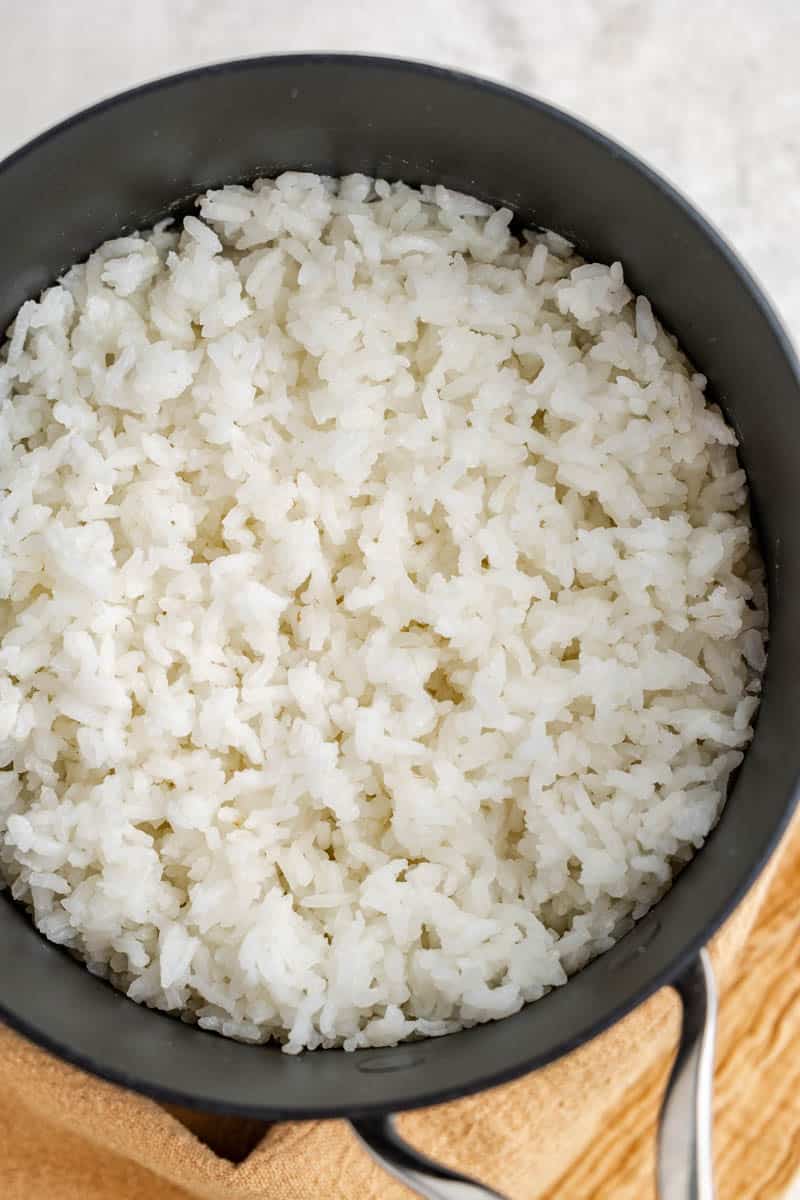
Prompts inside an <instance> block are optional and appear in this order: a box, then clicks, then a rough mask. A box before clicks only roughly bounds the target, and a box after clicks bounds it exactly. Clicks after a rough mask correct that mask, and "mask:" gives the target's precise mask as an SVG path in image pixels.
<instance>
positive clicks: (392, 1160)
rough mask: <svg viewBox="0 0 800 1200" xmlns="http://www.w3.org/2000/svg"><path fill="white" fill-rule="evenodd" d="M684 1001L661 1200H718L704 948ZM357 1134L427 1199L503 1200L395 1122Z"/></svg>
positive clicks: (711, 1020) (366, 1123) (712, 1015)
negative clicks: (413, 1141) (409, 1138)
mask: <svg viewBox="0 0 800 1200" xmlns="http://www.w3.org/2000/svg"><path fill="white" fill-rule="evenodd" d="M673 986H674V988H675V990H676V991H677V992H678V995H679V996H680V998H681V1002H682V1004H683V1020H682V1023H681V1038H680V1043H679V1045H678V1052H677V1054H676V1055H675V1062H674V1064H673V1067H672V1074H671V1075H670V1079H669V1083H668V1085H667V1091H666V1095H665V1096H664V1103H663V1105H662V1107H661V1120H660V1127H659V1134H658V1189H659V1196H660V1200H714V1179H713V1170H712V1158H711V1115H712V1112H711V1109H712V1103H711V1102H712V1089H713V1077H714V1038H715V1034H716V1017H717V995H716V987H715V985H714V974H713V971H712V968H711V960H710V959H709V957H708V953H707V952H706V951H705V950H701V951H700V954H699V955H698V956H697V958H695V959H693V960H692V962H691V964H690V965H689V966H688V967H687V968H686V970H685V971H684V972H683V974H682V975H680V976H679V978H678V979H676V980H675V982H674V984H673ZM351 1124H352V1126H353V1129H354V1131H355V1133H356V1135H357V1136H358V1138H359V1139H360V1141H361V1142H362V1143H363V1144H364V1146H366V1148H367V1150H369V1152H370V1154H372V1156H373V1158H375V1159H376V1160H377V1161H378V1162H379V1163H380V1165H381V1166H382V1167H383V1168H384V1169H385V1170H386V1171H388V1172H389V1174H390V1175H393V1176H394V1177H395V1179H399V1180H400V1182H401V1183H404V1184H405V1185H406V1187H409V1188H411V1189H412V1191H415V1192H416V1193H417V1194H418V1195H419V1196H422V1197H424V1200H504V1198H503V1196H501V1195H500V1194H499V1192H494V1191H492V1189H491V1188H488V1187H485V1186H484V1185H483V1184H480V1183H477V1182H476V1181H475V1180H474V1179H470V1178H469V1177H468V1176H466V1175H460V1174H459V1173H458V1172H457V1171H451V1170H450V1169H449V1168H448V1167H444V1166H442V1165H441V1164H440V1163H436V1162H434V1161H433V1159H430V1158H428V1157H427V1156H426V1155H424V1154H420V1152H419V1151H418V1150H415V1149H414V1148H413V1147H412V1146H409V1144H408V1143H407V1142H405V1141H403V1139H402V1138H401V1137H400V1135H399V1134H398V1132H397V1129H396V1127H395V1123H394V1117H392V1116H385V1117H364V1118H363V1119H361V1120H353V1121H352V1122H351Z"/></svg>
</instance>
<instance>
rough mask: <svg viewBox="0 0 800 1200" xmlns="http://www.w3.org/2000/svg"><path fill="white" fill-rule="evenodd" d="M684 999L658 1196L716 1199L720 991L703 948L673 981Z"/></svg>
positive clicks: (661, 1138) (665, 1110)
mask: <svg viewBox="0 0 800 1200" xmlns="http://www.w3.org/2000/svg"><path fill="white" fill-rule="evenodd" d="M673 986H674V988H675V990H676V991H677V992H678V995H679V996H680V998H681V1003H682V1005H683V1017H682V1021H681V1040H680V1042H679V1044H678V1051H677V1054H676V1055H675V1062H674V1063H673V1066H672V1074H671V1075H670V1079H669V1083H668V1084H667V1091H666V1094H665V1096H664V1102H663V1104H662V1106H661V1120H660V1125H659V1131H658V1191H659V1196H660V1200H714V1194H715V1192H714V1163H713V1155H712V1143H711V1129H712V1119H713V1111H712V1110H713V1098H714V1096H713V1092H714V1043H715V1039H716V1032H717V989H716V985H715V982H714V971H713V968H712V966H711V959H710V958H709V956H708V952H707V951H706V950H701V951H700V953H699V954H698V956H697V958H695V959H694V960H693V961H692V963H691V964H690V966H689V967H687V969H686V970H685V971H684V972H683V974H682V975H681V976H680V977H679V978H678V979H676V980H675V983H674V984H673Z"/></svg>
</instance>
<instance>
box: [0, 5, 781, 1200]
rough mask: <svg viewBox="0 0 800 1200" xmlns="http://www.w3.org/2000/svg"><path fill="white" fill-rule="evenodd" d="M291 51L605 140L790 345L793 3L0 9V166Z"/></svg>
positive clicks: (139, 6) (117, 6) (112, 6)
mask: <svg viewBox="0 0 800 1200" xmlns="http://www.w3.org/2000/svg"><path fill="white" fill-rule="evenodd" d="M301 50H359V51H367V52H372V53H382V54H394V55H398V56H401V57H411V58H421V59H427V60H429V61H433V62H437V63H442V64H445V65H448V66H456V67H459V68H461V69H463V70H471V71H475V72H478V73H479V74H483V75H487V76H491V77H493V78H495V79H499V80H503V81H505V82H507V83H510V84H513V85H514V86H515V87H519V88H523V89H526V90H528V91H533V92H536V93H537V94H538V95H539V96H541V97H543V98H545V99H547V100H550V101H552V102H554V103H555V104H558V105H560V106H561V107H563V108H566V109H568V110H570V111H571V112H573V113H576V114H578V115H579V116H581V117H583V118H584V119H586V120H588V121H589V122H591V123H592V124H595V125H598V126H599V127H601V128H602V129H604V130H605V131H606V132H607V133H609V134H611V135H612V136H613V137H616V138H617V139H618V140H620V141H622V142H623V143H625V144H626V145H628V146H629V147H631V148H632V149H633V150H634V151H636V152H637V153H638V154H640V155H641V156H642V157H644V158H645V159H646V160H648V161H649V162H650V163H651V164H652V165H653V166H655V167H656V168H657V169H659V170H660V171H662V172H663V173H664V174H666V175H667V176H668V177H669V178H671V180H672V181H673V182H674V183H675V184H677V186H678V187H679V188H681V189H682V190H683V191H684V192H685V193H686V194H687V195H688V196H689V197H690V198H691V199H692V200H693V201H694V202H695V203H696V204H697V205H699V207H700V208H701V209H703V210H704V211H705V213H706V215H707V216H709V217H710V218H711V219H712V221H714V222H715V223H716V224H717V225H718V226H719V227H720V228H721V230H722V231H723V233H725V234H726V236H727V237H728V238H729V240H730V241H731V242H732V243H733V245H734V246H735V247H736V249H737V250H738V251H739V253H740V254H741V255H742V256H743V258H744V259H745V261H746V262H747V263H748V264H749V265H750V267H751V268H752V269H753V270H754V271H755V273H756V275H757V276H758V277H759V278H760V280H761V281H762V283H763V284H764V286H765V287H766V289H767V290H768V292H769V293H770V294H771V296H772V299H773V301H774V302H775V303H776V305H777V307H778V309H779V311H780V312H781V314H782V316H783V318H784V320H785V322H786V323H787V325H788V326H789V329H790V330H791V331H792V333H793V334H794V336H795V338H796V339H797V340H798V341H800V241H799V240H798V239H799V237H800V0H760V2H759V3H755V2H754V0H404V2H402V3H401V2H400V0H227V2H226V0H218V2H215V0H124V2H123V0H27V2H26V3H20V2H19V0H0V157H2V156H5V154H6V153H7V152H9V151H10V150H13V149H14V148H15V147H16V146H18V145H20V144H21V143H23V142H24V141H26V140H27V139H28V138H29V137H32V136H33V135H35V134H37V133H39V132H40V131H41V130H42V129H44V128H46V127H47V126H48V125H50V124H51V123H53V122H55V121H57V120H60V119H61V118H62V117H64V116H66V115H68V114H69V113H70V112H74V111H75V110H76V109H79V108H81V107H83V106H84V105H86V104H89V103H92V102H93V101H95V100H98V99H100V98H101V97H103V96H107V95H109V94H111V93H113V92H115V91H119V90H121V89H123V88H125V87H129V86H131V85H133V84H136V83H139V82H141V81H143V80H147V79H153V78H155V77H157V76H159V75H162V74H165V73H168V72H171V71H178V70H182V69H185V68H187V67H192V66H196V65H199V64H201V63H207V62H213V61H216V60H220V59H224V58H233V57H241V56H247V55H254V54H262V53H276V52H281V51H301ZM43 202H46V197H43ZM0 269H2V264H0ZM791 1195H792V1200H800V1181H798V1182H797V1183H796V1184H795V1187H794V1188H793V1189H792V1193H791Z"/></svg>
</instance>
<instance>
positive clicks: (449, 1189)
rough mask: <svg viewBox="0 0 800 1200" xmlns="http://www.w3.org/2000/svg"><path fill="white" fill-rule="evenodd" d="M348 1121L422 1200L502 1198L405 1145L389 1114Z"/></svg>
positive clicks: (387, 1167) (379, 1159) (374, 1154)
mask: <svg viewBox="0 0 800 1200" xmlns="http://www.w3.org/2000/svg"><path fill="white" fill-rule="evenodd" d="M350 1124H351V1125H352V1127H353V1130H354V1131H355V1134H356V1136H357V1137H358V1139H359V1140H360V1141H361V1142H362V1143H363V1145H364V1146H366V1148H367V1150H369V1152H370V1154H371V1155H372V1157H373V1158H374V1159H376V1160H377V1162H379V1163H380V1165H381V1166H382V1167H383V1169H384V1170H385V1171H388V1172H389V1174H390V1175H393V1176H394V1177H395V1179H399V1180H400V1182H401V1183H404V1184H405V1185H406V1187H408V1188H411V1190H412V1191H413V1192H416V1194H417V1195H418V1196H423V1197H424V1200H505V1198H504V1197H503V1196H501V1195H500V1193H499V1192H493V1191H492V1189H491V1188H488V1187H484V1186H483V1184H480V1183H477V1182H476V1181H475V1180H474V1179H470V1178H469V1177H468V1176H467V1175H460V1174H459V1173H458V1171H451V1170H450V1169H449V1168H448V1167H444V1166H442V1165H441V1163H437V1162H434V1161H433V1159H432V1158H428V1157H427V1155H425V1154H420V1152H419V1151H418V1150H415V1149H414V1148H413V1147H412V1146H409V1145H408V1143H407V1142H404V1141H403V1139H402V1138H401V1137H400V1135H399V1134H398V1132H397V1129H396V1128H395V1123H394V1117H393V1116H385V1117H364V1118H362V1119H361V1120H353V1121H351V1122H350Z"/></svg>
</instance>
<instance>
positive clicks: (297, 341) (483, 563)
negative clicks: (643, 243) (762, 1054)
mask: <svg viewBox="0 0 800 1200" xmlns="http://www.w3.org/2000/svg"><path fill="white" fill-rule="evenodd" d="M199 212H200V217H201V218H202V220H200V219H198V218H196V217H187V218H186V219H185V221H184V222H183V225H182V228H180V229H173V228H171V227H170V226H169V224H168V223H166V222H165V223H162V224H161V225H160V226H157V227H156V229H155V230H153V231H151V232H148V233H145V234H141V235H136V236H131V237H123V238H119V239H117V240H115V241H111V242H107V243H106V244H105V245H104V246H102V247H101V248H100V249H99V250H98V251H97V252H96V253H95V254H93V255H92V256H91V258H90V259H89V261H88V262H87V263H85V264H83V265H81V266H77V267H74V268H73V269H72V270H70V271H69V272H68V273H67V275H66V276H65V277H64V278H63V280H62V281H61V282H60V284H59V285H57V286H55V287H52V288H50V289H49V290H48V291H47V292H45V293H44V295H43V296H42V298H41V300H39V301H38V302H29V303H27V304H25V305H23V307H22V309H21V310H20V312H19V314H18V316H17V319H16V321H15V323H14V325H13V327H12V329H11V331H10V341H9V342H8V344H7V346H6V348H5V350H4V352H3V356H2V360H1V361H0V401H1V402H2V421H1V422H0V471H1V472H2V474H1V475H0V478H1V479H2V484H3V491H2V501H1V505H0V595H2V596H3V597H4V598H5V599H4V603H3V606H2V617H1V618H0V757H1V759H2V763H1V764H0V765H2V766H4V767H6V768H8V769H6V770H4V771H3V772H2V774H1V775H0V868H1V869H2V872H3V873H4V875H5V877H6V879H7V881H8V882H9V883H10V885H11V891H12V893H13V895H14V897H16V898H17V899H18V900H20V901H23V902H24V903H25V904H27V905H28V906H29V907H30V908H31V910H32V912H33V915H34V917H35V920H36V923H37V925H38V927H39V929H40V930H41V931H42V933H44V934H45V935H46V936H47V937H49V938H50V939H52V940H53V941H55V942H60V943H63V944H65V945H67V946H69V947H71V948H72V949H73V950H74V951H75V952H76V953H77V954H79V955H81V956H82V957H83V958H85V960H86V963H87V965H88V967H89V969H90V970H91V971H93V972H95V973H96V974H100V975H105V976H108V977H109V978H111V979H112V980H113V981H114V983H116V984H117V985H118V986H119V987H122V988H124V989H125V990H126V991H127V993H128V995H129V996H130V997H131V998H132V999H134V1000H137V1001H142V1002H144V1003H146V1004H149V1005H153V1006H155V1007H157V1008H162V1009H170V1010H175V1011H177V1012H180V1013H182V1014H183V1015H184V1016H185V1018H186V1019H190V1020H196V1021H197V1022H198V1023H199V1024H200V1025H202V1026H203V1027H204V1028H206V1029H213V1030H217V1031H219V1032H221V1033H224V1034H228V1035H230V1036H233V1037H238V1038H244V1039H246V1040H251V1041H264V1040H266V1039H268V1038H271V1037H276V1038H279V1039H281V1040H283V1041H284V1042H285V1049H286V1050H288V1051H290V1052H295V1051H298V1050H300V1049H301V1048H302V1047H306V1046H308V1047H316V1046H333V1045H340V1044H341V1045H344V1046H345V1047H346V1048H348V1049H352V1048H355V1047H358V1046H368V1045H369V1046H383V1045H389V1044H392V1043H394V1042H397V1041H398V1040H400V1039H403V1038H407V1037H410V1036H412V1035H426V1034H441V1033H445V1032H447V1031H449V1030H453V1029H456V1028H458V1027H459V1026H462V1025H470V1024H473V1023H475V1022H479V1021H486V1020H489V1019H491V1018H495V1017H504V1016H507V1015H508V1014H509V1013H513V1012H515V1011H516V1010H517V1009H519V1008H520V1006H521V1005H522V1004H524V1003H525V1002H526V1001H530V1000H535V999H537V998H538V997H540V996H541V995H542V994H543V993H544V992H545V991H547V990H548V989H549V988H552V987H554V986H556V985H558V984H562V983H564V981H565V980H566V978H567V975H568V974H569V973H570V972H573V971H575V970H577V969H578V968H579V967H580V966H582V965H583V964H584V963H585V962H587V960H588V959H590V958H592V956H594V955H596V954H599V953H601V952H602V951H604V950H606V949H607V948H608V947H609V946H610V945H611V944H612V943H613V941H614V940H615V939H616V938H617V937H618V936H620V934H621V933H623V932H624V931H625V930H627V929H628V928H629V927H630V925H631V922H632V921H633V920H635V919H636V918H637V917H639V916H641V915H642V914H643V913H644V912H645V911H646V910H647V909H648V908H649V907H650V906H651V905H652V904H653V903H654V901H655V900H656V899H657V898H658V897H659V896H660V895H661V894H662V892H663V891H664V889H665V888H666V887H667V886H668V885H669V882H670V879H671V877H672V875H673V873H674V872H675V870H676V869H677V868H678V866H679V865H680V864H681V863H683V862H685V861H686V860H687V859H689V858H690V857H691V855H692V854H693V853H694V851H695V850H696V848H697V847H699V846H700V845H702V843H703V840H704V838H705V836H706V834H707V833H708V831H709V829H710V828H711V827H712V825H713V824H714V821H715V819H716V817H717V815H718V813H719V810H720V806H721V804H722V802H723V799H724V795H725V789H726V782H727V780H728V776H729V775H730V773H731V771H732V770H733V769H734V768H735V767H736V766H737V765H738V764H739V762H740V761H741V758H742V749H743V747H744V746H745V745H746V744H747V742H748V741H749V739H750V737H751V733H752V730H751V722H752V719H753V715H754V713H755V710H756V707H757V705H758V696H759V689H760V674H761V671H762V669H763V665H764V639H765V624H766V606H765V600H764V590H763V586H762V573H761V568H760V565H759V561H758V557H757V555H756V553H755V551H754V549H753V543H752V532H751V527H750V523H749V518H748V514H747V509H746V503H747V492H746V484H745V477H744V474H743V472H742V471H741V470H740V468H739V466H738V463H737V458H736V451H735V446H736V438H735V435H734V433H733V430H732V429H730V428H729V427H728V426H727V425H726V424H725V422H724V420H723V419H722V416H721V415H720V413H719V411H718V410H717V408H716V407H714V406H713V405H706V403H705V402H704V398H703V388H704V383H705V381H704V379H703V378H702V376H700V375H697V374H695V373H694V372H693V371H692V369H691V367H690V366H689V365H688V363H687V362H686V360H685V359H684V357H683V356H682V354H681V353H680V351H679V350H678V348H677V347H676V345H675V342H674V340H673V339H672V338H671V337H669V336H668V335H667V334H666V333H665V332H664V331H663V330H662V329H661V327H660V325H659V324H658V322H657V321H656V320H655V319H654V317H653V314H652V311H651V308H650V305H649V303H648V301H647V300H646V299H645V298H644V297H638V298H634V297H633V296H632V294H631V292H630V291H629V290H628V288H627V287H626V286H625V283H624V281H623V273H622V268H621V266H620V264H619V263H615V264H614V265H613V266H611V267H607V266H602V265H598V264H586V263H584V262H583V261H582V260H581V259H579V258H577V257H576V256H575V255H574V254H573V253H572V248H571V247H570V246H569V245H568V244H567V243H565V242H564V241H563V240H562V239H560V238H556V237H555V236H554V235H552V234H542V235H536V234H525V236H524V239H523V240H522V241H518V240H517V239H516V238H515V237H513V236H512V235H511V234H510V232H509V220H510V217H511V214H510V212H508V211H507V210H504V209H501V210H499V211H494V210H492V209H491V208H489V207H488V206H486V205H484V204H482V203H480V202H478V201H477V200H474V199H471V198H469V197H465V196H461V195H458V194H456V193H453V192H448V191H445V190H444V189H443V188H439V187H437V188H422V190H421V191H417V190H414V189H412V188H409V187H406V186H404V185H403V184H392V185H390V184H387V183H384V182H373V181H371V180H369V179H366V178H363V177H361V176H353V177H351V178H347V179H343V180H342V181H341V182H337V181H334V180H330V179H322V178H319V177H317V176H314V175H301V174H287V175H283V176H282V177H281V178H280V179H278V180H276V181H271V180H259V181H258V182H256V183H255V185H254V186H253V188H252V189H250V188H245V187H226V188H223V189H222V190H220V191H212V192H209V193H208V194H207V195H205V196H204V197H203V198H202V199H201V200H200V201H199ZM676 269H679V265H678V264H676Z"/></svg>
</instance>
